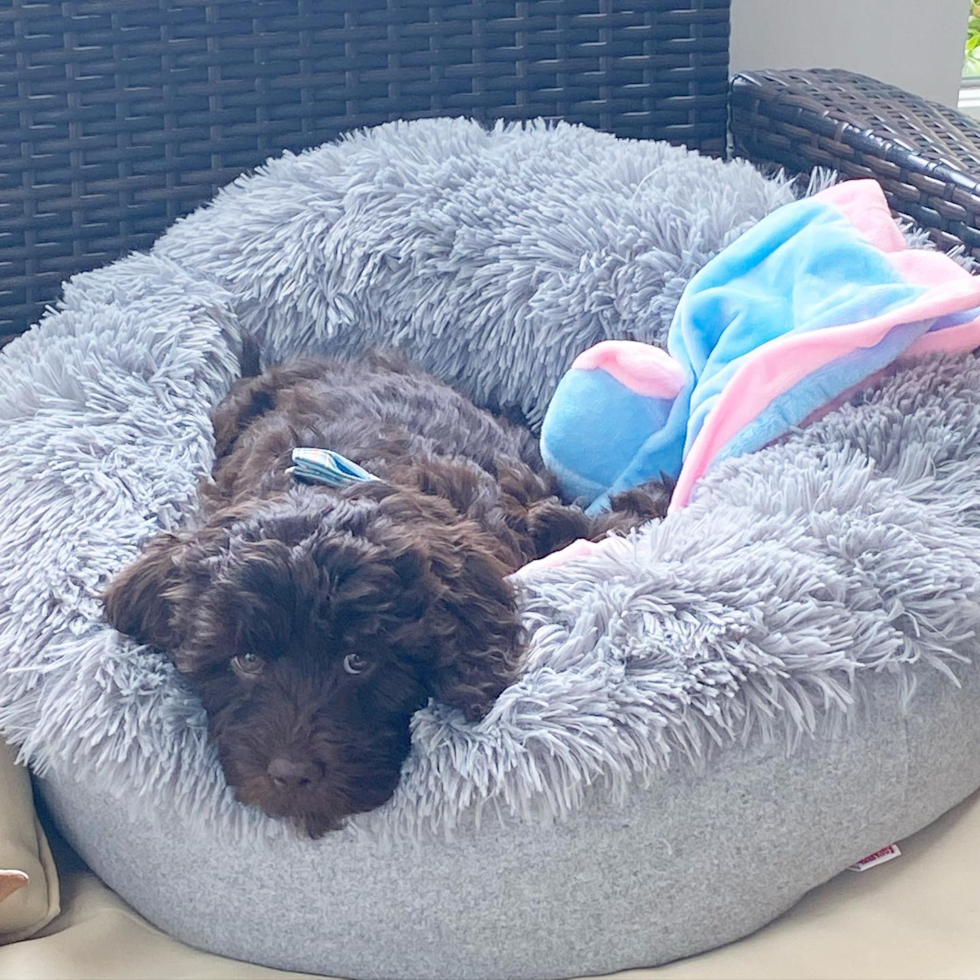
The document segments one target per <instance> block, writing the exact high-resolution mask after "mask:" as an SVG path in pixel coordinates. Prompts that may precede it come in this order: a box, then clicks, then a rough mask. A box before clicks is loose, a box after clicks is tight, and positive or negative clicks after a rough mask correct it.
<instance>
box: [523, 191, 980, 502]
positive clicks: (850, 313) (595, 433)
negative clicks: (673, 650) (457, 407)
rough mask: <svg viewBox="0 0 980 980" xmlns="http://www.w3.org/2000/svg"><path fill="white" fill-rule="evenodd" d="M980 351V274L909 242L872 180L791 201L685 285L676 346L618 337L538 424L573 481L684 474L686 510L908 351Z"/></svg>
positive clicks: (564, 482)
mask: <svg viewBox="0 0 980 980" xmlns="http://www.w3.org/2000/svg"><path fill="white" fill-rule="evenodd" d="M978 344H980V278H978V277H975V276H971V275H970V274H969V273H967V272H966V271H965V270H964V269H962V268H961V267H960V266H958V265H957V264H956V263H955V262H954V261H953V260H952V259H951V258H950V257H949V256H947V255H943V254H942V253H939V252H933V251H929V250H924V249H909V248H908V246H907V244H906V242H905V238H904V236H903V235H902V232H901V230H900V229H899V228H898V226H897V225H896V224H895V221H894V219H893V218H892V216H891V213H890V212H889V209H888V203H887V201H886V200H885V197H884V194H883V193H882V191H881V188H880V187H879V186H878V184H877V183H876V182H875V181H873V180H858V181H849V182H847V183H843V184H838V185H836V186H834V187H832V188H829V189H828V190H826V191H823V192H821V193H820V194H817V195H815V196H814V197H810V198H807V199H805V200H802V201H796V202H795V203H792V204H787V205H785V206H784V207H782V208H779V209H778V210H777V211H774V212H773V213H772V214H770V215H769V216H768V217H766V218H764V219H763V220H762V221H760V222H759V224H757V225H756V226H755V227H754V228H752V229H750V230H749V231H748V232H746V233H745V234H744V235H742V236H741V237H740V238H739V239H737V240H736V241H735V242H733V243H732V244H731V245H729V246H728V247H727V248H726V249H725V250H724V251H722V252H721V253H719V254H718V255H717V256H715V258H713V259H712V260H711V261H710V262H709V263H708V264H707V265H706V266H705V267H704V268H703V269H701V271H700V272H698V273H697V275H695V276H694V278H693V279H692V280H691V282H690V283H689V284H688V286H687V288H686V289H685V291H684V295H683V296H682V297H681V300H680V303H679V304H678V307H677V312H676V314H675V316H674V320H673V322H672V323H671V326H670V331H669V332H668V335H667V351H662V350H659V349H658V348H656V347H652V346H650V345H648V344H639V343H635V342H632V341H606V342H604V343H601V344H598V345H597V346H596V347H593V348H591V349H590V350H587V351H585V353H583V354H580V355H579V357H578V358H577V359H576V360H575V362H574V364H573V365H572V367H571V369H570V370H569V371H568V373H567V374H566V375H565V376H564V378H562V380H561V382H560V383H559V385H558V388H557V389H556V391H555V394H554V396H553V398H552V401H551V404H550V405H549V406H548V412H547V414H546V416H545V420H544V425H543V427H542V431H541V451H542V455H543V457H544V460H545V462H546V464H547V465H548V467H549V468H550V469H551V471H552V472H553V473H554V474H555V475H556V477H557V478H558V481H559V483H560V485H561V487H562V490H563V491H564V492H565V493H566V494H567V495H568V496H569V497H572V498H574V499H577V500H579V501H581V502H582V503H583V504H587V505H588V511H589V513H591V514H595V513H597V512H601V511H602V510H604V509H606V508H607V506H608V503H609V497H610V496H612V495H614V494H616V493H620V492H622V491H624V490H628V489H629V488H630V487H634V486H637V485H639V484H641V483H645V482H647V481H648V480H655V479H659V478H660V477H661V475H662V474H664V475H666V476H668V477H671V478H674V479H676V480H677V484H676V487H675V489H674V495H673V498H672V500H671V508H672V509H674V510H676V509H678V508H680V507H684V506H686V505H687V504H688V503H689V502H690V500H691V499H692V496H693V493H694V488H695V486H696V485H697V483H698V481H699V480H700V479H701V477H703V476H704V475H705V474H706V473H707V472H708V471H709V469H710V468H711V467H712V466H714V465H715V464H717V463H719V462H721V461H722V460H725V459H730V458H734V457H737V456H742V455H744V454H746V453H751V452H755V451H756V450H759V449H762V448H763V447H764V446H766V445H768V444H769V443H771V442H772V441H773V440H775V439H778V438H780V437H781V436H784V435H785V434H786V433H788V432H790V431H792V430H793V429H794V428H795V427H798V426H801V425H805V424H806V423H807V422H808V421H809V420H811V419H812V418H814V417H815V416H816V415H818V414H820V413H821V412H824V411H826V410H827V409H828V408H830V407H832V406H834V405H835V404H838V403H839V402H840V401H841V400H842V399H844V398H846V397H847V396H848V394H849V392H851V391H853V390H855V389H856V388H858V387H860V386H861V385H867V384H868V383H870V381H871V380H872V379H873V378H874V377H875V376H876V375H877V374H878V373H879V372H880V371H882V370H883V369H884V368H886V367H888V365H890V364H892V363H894V362H895V361H896V360H899V359H901V358H908V357H919V356H923V355H925V354H931V353H936V352H938V351H947V352H952V351H970V350H973V349H975V348H976V347H977V346H978Z"/></svg>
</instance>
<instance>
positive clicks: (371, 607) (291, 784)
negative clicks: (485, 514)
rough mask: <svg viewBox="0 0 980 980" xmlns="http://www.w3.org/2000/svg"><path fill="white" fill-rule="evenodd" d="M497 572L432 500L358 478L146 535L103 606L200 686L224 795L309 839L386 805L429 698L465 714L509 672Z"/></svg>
mask: <svg viewBox="0 0 980 980" xmlns="http://www.w3.org/2000/svg"><path fill="white" fill-rule="evenodd" d="M506 573H507V569H506V568H505V567H504V565H503V564H502V563H501V562H500V561H499V560H498V559H497V558H495V557H494V556H493V554H492V549H491V542H490V541H488V540H487V538H486V536H485V535H484V533H483V532H482V531H481V530H480V529H479V528H477V527H476V526H475V525H473V524H471V523H469V522H461V521H460V520H459V518H458V516H457V515H456V514H455V513H454V512H452V511H451V510H450V509H449V508H448V507H447V506H446V505H445V504H444V503H443V502H442V501H439V500H436V499H433V498H431V497H424V496H422V495H421V494H417V493H415V492H412V491H396V490H392V489H391V488H388V487H385V486H384V485H382V484H365V485H364V486H363V487H362V488H358V489H357V490H352V492H350V493H344V494H342V495H339V496H334V495H332V494H324V493H317V492H313V491H307V490H296V491H293V492H291V493H290V494H288V495H287V496H285V497H283V498H280V499H279V500H277V501H274V502H266V503H257V504H255V505H253V509H251V510H247V511H245V510H243V509H241V508H239V509H237V510H235V511H231V512H227V513H225V514H223V515H219V516H218V518H216V519H215V520H214V521H213V522H212V523H211V524H209V525H207V526H205V527H204V528H202V529H200V530H198V531H195V532H184V533H181V534H177V535H163V536H161V537H159V538H155V539H153V540H152V541H151V542H150V544H149V546H148V547H147V548H146V549H145V550H144V552H143V554H142V555H141V557H140V558H139V559H138V560H137V561H136V562H135V563H134V564H133V565H131V566H129V568H127V569H126V570H124V571H123V573H122V574H121V575H120V576H119V577H118V578H117V579H116V580H115V581H114V582H113V583H112V584H111V585H110V587H109V589H108V591H107V592H106V595H105V605H106V613H107V617H108V619H109V621H110V622H111V623H112V624H113V625H114V626H115V627H116V628H117V629H119V630H121V631H122V632H124V633H128V634H130V635H132V636H134V637H136V638H137V639H139V640H141V641H142V642H145V643H151V644H153V645H156V646H159V647H161V648H163V649H165V650H167V651H169V652H170V653H171V656H172V657H173V659H174V662H175V663H176V665H177V668H178V669H179V670H180V671H181V672H182V673H183V674H184V675H185V676H186V677H187V678H188V679H189V681H190V683H191V684H192V685H193V686H194V687H195V689H196V690H197V691H198V693H199V694H200V697H201V699H202V700H203V702H204V706H205V708H206V710H207V712H208V717H209V721H210V728H211V736H212V738H213V739H214V741H215V743H216V745H217V748H218V753H219V757H220V759H221V763H222V766H223V768H224V770H225V774H226V776H227V779H228V782H229V784H230V785H231V786H232V787H233V788H234V789H235V791H236V795H237V797H238V799H239V800H241V801H242V802H243V803H248V804H251V805H254V806H258V807H261V808H262V809H263V810H265V811H266V812H267V813H269V814H270V815H272V816H277V817H288V818H292V819H294V820H296V821H298V822H299V823H301V824H302V825H303V826H304V827H305V828H306V830H307V831H308V832H309V833H311V834H314V835H316V834H320V833H323V832H325V831H327V830H330V829H334V828H336V827H338V826H339V825H340V824H341V822H342V821H343V818H344V817H346V816H348V815H349V814H352V813H357V812H360V811H364V810H369V809H372V808H374V807H376V806H379V805H380V804H382V803H384V802H385V801H386V800H387V799H388V798H389V797H390V796H391V794H392V793H393V792H394V789H395V786H396V785H397V782H398V778H399V774H400V771H401V765H402V762H403V761H404V759H405V756H406V755H407V753H408V749H409V720H410V718H411V716H412V714H413V713H414V712H415V711H416V710H418V709H419V708H420V707H422V706H423V705H424V704H425V703H426V701H427V699H428V698H429V697H434V698H436V699H438V700H441V701H443V702H445V703H447V704H450V705H454V706H457V707H459V708H460V709H461V710H462V711H463V713H464V714H465V715H466V717H467V718H470V719H477V718H479V717H481V716H482V715H483V714H484V713H485V712H486V711H487V710H488V708H489V707H490V706H491V705H492V704H493V702H494V700H495V699H496V697H497V696H498V695H499V694H500V692H501V691H502V690H503V689H504V688H505V687H506V686H507V684H508V683H509V682H510V680H511V679H512V678H513V676H514V671H515V667H516V661H517V659H518V655H519V627H518V622H517V612H516V607H515V598H514V594H513V592H512V589H511V587H510V586H509V584H508V583H507V582H506V581H505V575H506Z"/></svg>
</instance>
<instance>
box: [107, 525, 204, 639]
mask: <svg viewBox="0 0 980 980" xmlns="http://www.w3.org/2000/svg"><path fill="white" fill-rule="evenodd" d="M187 543H188V539H187V536H186V535H177V534H161V535H159V536H158V537H155V538H153V539H152V540H150V541H149V543H148V544H147V545H146V546H145V548H144V549H143V553H142V554H141V555H140V556H139V558H137V559H136V561H134V562H133V563H132V564H131V565H129V566H127V567H126V568H124V569H123V571H122V572H121V573H120V574H119V575H117V576H116V578H115V579H113V581H112V582H111V583H110V584H109V587H108V588H107V589H106V591H105V593H104V594H103V596H102V601H103V603H104V604H105V613H106V619H107V620H108V621H109V623H110V624H111V625H113V626H114V627H115V628H116V629H117V630H119V632H120V633H126V634H127V635H128V636H132V637H133V638H134V639H137V640H139V641H140V643H149V644H152V645H153V646H157V647H161V648H163V649H173V647H175V646H176V645H177V643H178V636H177V630H176V628H175V626H174V604H173V599H172V597H171V593H172V591H173V589H174V588H175V587H176V586H177V585H178V583H179V582H180V580H181V570H180V566H179V558H180V555H181V554H182V553H183V551H184V549H185V548H186V547H187Z"/></svg>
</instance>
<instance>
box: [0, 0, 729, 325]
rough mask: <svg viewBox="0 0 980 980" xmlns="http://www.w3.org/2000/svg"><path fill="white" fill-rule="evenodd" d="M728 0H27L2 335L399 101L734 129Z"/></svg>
mask: <svg viewBox="0 0 980 980" xmlns="http://www.w3.org/2000/svg"><path fill="white" fill-rule="evenodd" d="M728 8H729V0H529V2H517V0H288V2H287V0H215V2H205V0H125V2H114V0H61V2H49V0H13V2H12V5H11V4H9V3H8V5H7V6H6V7H4V8H2V9H0V334H5V333H14V332H17V331H20V330H23V329H26V328H27V327H28V326H29V325H30V324H31V323H33V322H34V321H36V320H37V318H38V317H39V316H40V314H41V312H42V311H43V308H44V306H45V304H48V303H51V302H53V301H54V300H56V299H57V297H58V295H59V291H60V285H61V283H62V281H63V280H65V279H66V278H68V277H69V276H71V275H73V274H75V273H77V272H80V271H83V270H86V269H91V268H94V267H96V266H99V265H103V264H105V263H106V262H109V261H111V260H112V259H115V258H117V257H119V256H121V255H124V254H125V253H127V252H129V251H132V250H134V249H145V248H147V247H149V246H150V244H151V243H152V242H153V241H154V239H156V238H157V237H158V236H159V234H160V233H161V232H162V231H163V229H164V228H166V226H167V225H168V224H170V223H171V222H172V221H173V220H174V219H175V218H176V217H178V216H179V215H182V214H186V213H187V212H189V211H191V210H192V209H193V208H195V207H196V206H198V205H199V204H201V203H202V202H203V201H205V200H207V199H208V198H209V197H210V196H211V195H212V194H213V193H214V192H215V190H216V189H217V188H218V187H220V186H222V185H223V184H225V183H227V182H228V181H230V180H231V179H233V178H234V177H235V176H237V175H238V174H239V173H241V172H242V171H243V170H247V169H249V168H251V167H255V166H257V165H258V164H260V163H261V162H262V161H263V160H265V159H266V158H268V157H269V156H272V155H275V154H278V153H280V152H281V151H283V150H286V149H288V150H294V151H295V150H300V149H303V148H304V147H308V146H313V145H316V144H318V143H321V142H324V141H326V140H330V139H333V138H334V137H335V136H337V135H338V134H339V133H341V132H343V131H345V130H349V129H352V128H355V127H360V126H370V125H374V124H377V123H381V122H385V121H387V120H390V119H396V118H402V119H417V118H420V117H424V116H441V115H467V116H473V117H475V118H477V119H479V120H483V121H490V120H493V119H497V118H503V119H529V118H533V117H536V116H545V117H548V118H559V117H561V118H565V119H569V120H573V121H575V122H583V123H587V124H588V125H590V126H594V127H596V128H598V129H603V130H607V131H609V132H613V133H617V134H619V135H621V136H631V137H638V138H644V139H667V140H671V141H672V142H675V143H686V144H687V145H688V146H691V147H696V148H698V149H701V150H702V151H705V152H709V153H721V152H723V149H724V144H725V124H726V113H727V73H728V19H729V9H728Z"/></svg>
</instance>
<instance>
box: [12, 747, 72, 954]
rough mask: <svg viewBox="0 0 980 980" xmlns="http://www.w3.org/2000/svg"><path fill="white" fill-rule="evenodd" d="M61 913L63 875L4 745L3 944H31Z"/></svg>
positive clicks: (27, 782) (23, 776)
mask: <svg viewBox="0 0 980 980" xmlns="http://www.w3.org/2000/svg"><path fill="white" fill-rule="evenodd" d="M59 911H60V905H59V894H58V874H57V871H56V869H55V866H54V859H53V858H52V857H51V849H50V848H49V847H48V841H47V838H46V837H45V836H44V831H43V830H42V829H41V825H40V823H39V822H38V819H37V814H36V813H35V812H34V796H33V794H32V792H31V779H30V776H29V775H28V773H27V770H26V769H24V768H23V767H22V766H18V765H15V764H14V753H13V750H12V749H11V748H10V747H9V746H7V745H6V744H5V743H3V742H2V741H0V943H11V942H15V941H16V940H18V939H26V938H27V937H28V936H31V935H33V934H34V933H35V932H37V930H38V929H40V928H41V927H42V926H45V925H47V924H48V923H49V922H50V921H51V920H52V919H53V918H54V917H55V916H56V915H57V914H58V912H59Z"/></svg>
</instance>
